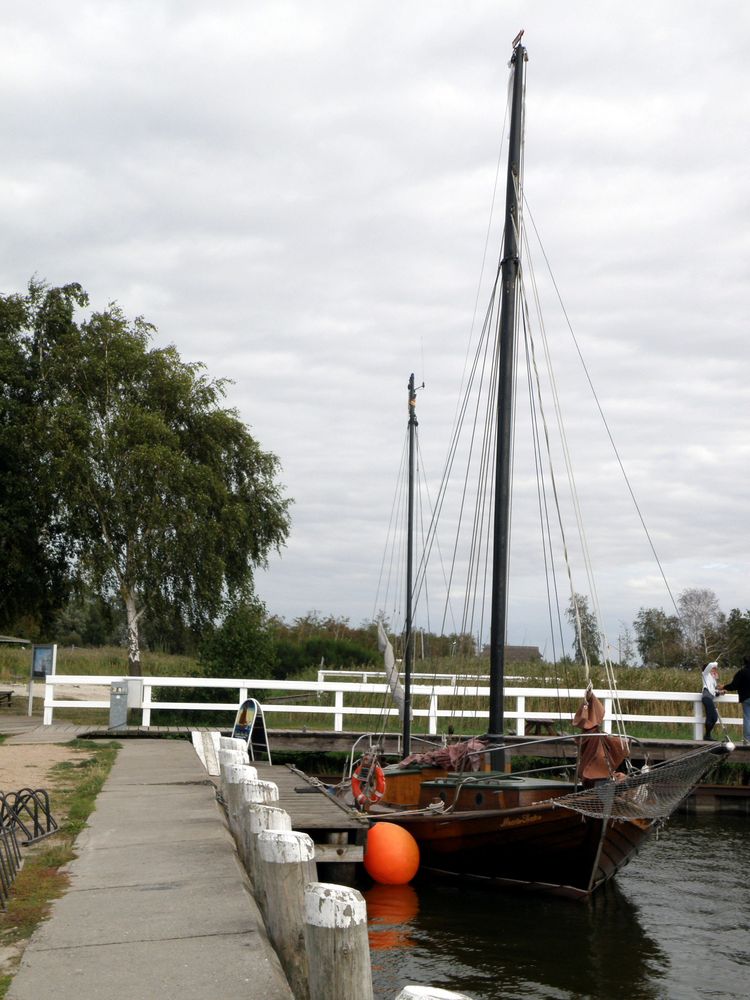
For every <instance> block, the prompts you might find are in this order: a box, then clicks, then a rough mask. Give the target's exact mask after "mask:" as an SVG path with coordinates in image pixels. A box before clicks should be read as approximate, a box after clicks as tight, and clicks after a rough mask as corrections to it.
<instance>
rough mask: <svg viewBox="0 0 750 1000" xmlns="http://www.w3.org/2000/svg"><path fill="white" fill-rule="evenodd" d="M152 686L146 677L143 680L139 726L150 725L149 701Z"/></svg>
mask: <svg viewBox="0 0 750 1000" xmlns="http://www.w3.org/2000/svg"><path fill="white" fill-rule="evenodd" d="M152 691H153V684H152V683H151V681H150V680H149V678H148V677H144V678H143V702H142V705H141V725H142V726H150V725H151V700H152Z"/></svg>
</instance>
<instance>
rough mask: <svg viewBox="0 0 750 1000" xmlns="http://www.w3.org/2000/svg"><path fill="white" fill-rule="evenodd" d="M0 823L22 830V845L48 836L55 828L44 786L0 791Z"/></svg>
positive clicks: (26, 845) (27, 844) (55, 824)
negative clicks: (23, 838)
mask: <svg viewBox="0 0 750 1000" xmlns="http://www.w3.org/2000/svg"><path fill="white" fill-rule="evenodd" d="M0 824H2V826H3V827H6V826H14V827H18V828H19V829H20V830H22V831H23V833H24V835H25V837H26V839H25V840H22V841H21V843H22V844H23V845H24V847H28V846H29V844H33V843H35V842H36V841H37V840H41V839H42V838H43V837H49V836H51V835H52V834H53V833H55V832H56V830H57V823H56V822H55V820H54V819H53V817H52V812H51V811H50V805H49V793H48V792H47V791H46V789H44V788H36V789H33V788H22V789H21V790H20V791H19V792H4V793H3V792H0Z"/></svg>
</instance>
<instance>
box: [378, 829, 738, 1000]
mask: <svg viewBox="0 0 750 1000" xmlns="http://www.w3.org/2000/svg"><path fill="white" fill-rule="evenodd" d="M746 831H747V820H744V819H742V820H731V819H730V820H726V819H725V820H723V821H721V823H717V822H716V821H714V820H706V819H703V818H701V819H700V820H697V821H695V820H693V821H690V820H676V821H673V823H672V824H670V826H669V828H668V832H667V834H666V835H665V836H664V837H663V838H662V840H661V841H660V842H658V843H655V844H652V845H650V846H649V847H648V848H647V849H646V850H645V851H644V852H643V854H642V855H640V856H639V857H638V858H636V859H635V860H634V861H633V862H632V863H631V865H630V866H629V867H628V869H627V871H626V872H625V873H624V874H623V875H622V876H621V878H620V881H619V884H617V883H613V884H612V885H610V886H608V887H607V889H606V891H604V892H603V893H601V894H599V895H598V896H595V897H594V899H593V900H591V902H590V903H589V904H581V903H576V902H572V901H569V900H563V899H553V898H545V897H542V896H535V895H527V894H509V893H506V892H497V893H491V892H486V891H483V890H482V891H480V890H478V889H475V888H471V887H468V886H461V887H455V886H431V885H420V884H419V883H417V884H416V885H415V886H413V887H412V886H401V887H391V886H375V887H373V888H372V889H369V890H367V889H366V890H365V891H364V895H365V898H366V900H367V904H368V914H369V919H370V931H371V934H370V938H371V944H372V962H373V981H374V986H375V996H376V998H377V1000H393V998H394V997H396V996H397V995H398V992H399V990H400V989H401V988H402V987H403V985H404V984H405V983H421V984H423V985H428V984H430V985H435V986H441V987H443V988H444V989H450V990H455V991H456V992H464V993H466V994H468V995H469V996H471V997H472V998H473V1000H499V998H502V997H514V998H538V1000H541V998H544V1000H574V998H575V1000H584V998H591V1000H599V998H602V1000H604V998H606V1000H611V998H612V997H617V996H627V997H628V998H632V1000H656V998H670V1000H671V998H680V1000H682V998H685V1000H688V998H693V997H695V998H698V997H704V996H711V997H712V998H715V1000H718V998H721V1000H736V998H737V997H741V996H742V997H744V996H745V995H746V992H747V984H746V982H745V979H746V976H747V973H748V971H749V967H750V957H749V954H750V953H749V949H748V946H747V941H748V939H749V935H748V932H749V931H750V898H749V897H750V894H748V893H747V891H746V888H745V882H746V877H747V871H748V865H749V864H750V838H748V836H747V832H746Z"/></svg>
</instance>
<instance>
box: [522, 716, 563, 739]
mask: <svg viewBox="0 0 750 1000" xmlns="http://www.w3.org/2000/svg"><path fill="white" fill-rule="evenodd" d="M556 726H557V720H556V719H528V720H527V722H526V733H527V735H528V736H559V735H560V734H559V733H558V731H557V728H556Z"/></svg>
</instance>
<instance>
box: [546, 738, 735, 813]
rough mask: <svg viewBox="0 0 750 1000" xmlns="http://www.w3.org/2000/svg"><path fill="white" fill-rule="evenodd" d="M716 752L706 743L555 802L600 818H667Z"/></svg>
mask: <svg viewBox="0 0 750 1000" xmlns="http://www.w3.org/2000/svg"><path fill="white" fill-rule="evenodd" d="M719 752H721V751H719ZM716 755H717V748H716V747H706V748H705V749H701V750H697V751H695V752H694V753H690V754H685V755H684V756H682V757H679V758H678V759H677V760H670V761H665V762H664V763H663V764H658V765H656V766H654V767H652V768H646V767H644V768H643V769H642V770H641V771H639V772H638V773H637V774H631V775H627V776H625V775H624V776H623V777H622V779H621V780H614V779H608V780H605V781H601V782H599V783H597V784H596V785H594V786H593V787H592V788H586V789H584V790H583V791H581V792H573V793H572V794H570V795H563V796H561V797H560V798H558V799H555V800H554V805H555V806H562V807H563V808H565V809H573V810H574V811H575V812H579V813H582V814H583V815H584V816H593V817H599V818H601V817H605V818H609V817H611V818H612V819H666V818H667V817H668V816H670V815H671V814H672V813H673V812H674V810H675V809H676V808H677V806H678V805H679V804H680V802H682V800H683V799H684V798H685V796H686V795H688V793H689V792H690V791H691V789H692V788H693V786H694V785H695V784H696V783H697V782H698V781H700V779H701V778H702V777H703V775H704V774H706V772H708V771H710V770H711V768H712V767H714V765H715V764H717V763H718V760H717V756H716Z"/></svg>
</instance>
